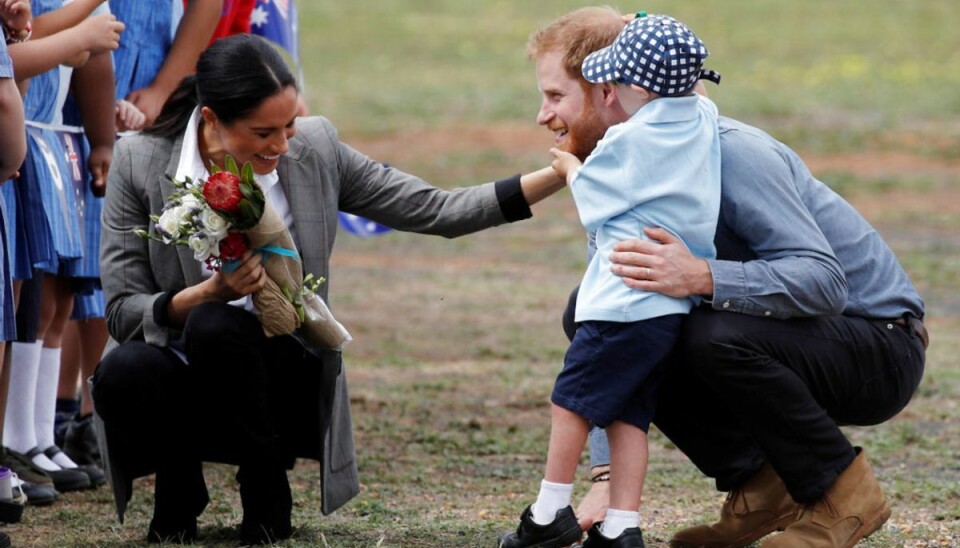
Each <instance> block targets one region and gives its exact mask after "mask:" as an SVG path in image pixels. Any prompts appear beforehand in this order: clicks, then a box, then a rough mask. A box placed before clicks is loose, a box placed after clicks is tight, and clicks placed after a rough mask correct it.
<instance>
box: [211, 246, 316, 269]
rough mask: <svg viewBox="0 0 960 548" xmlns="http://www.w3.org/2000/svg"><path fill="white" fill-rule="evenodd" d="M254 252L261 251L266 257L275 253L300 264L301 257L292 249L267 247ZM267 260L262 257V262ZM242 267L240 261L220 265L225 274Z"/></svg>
mask: <svg viewBox="0 0 960 548" xmlns="http://www.w3.org/2000/svg"><path fill="white" fill-rule="evenodd" d="M254 251H259V252H260V253H261V254H263V255H266V254H267V253H273V254H274V255H280V256H283V257H290V258H291V259H294V260H295V261H297V262H300V255H298V254H297V252H296V251H294V250H292V249H287V248H285V247H277V246H275V245H265V246H263V247H258V248H256V249H254ZM265 260H267V258H266V256H264V257H262V259H261V262H262V261H265ZM239 266H240V261H230V262H227V263H220V270H222V271H224V272H233V271H234V270H236V269H237V267H239Z"/></svg>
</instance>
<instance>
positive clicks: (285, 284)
mask: <svg viewBox="0 0 960 548" xmlns="http://www.w3.org/2000/svg"><path fill="white" fill-rule="evenodd" d="M245 233H246V235H247V238H249V240H250V246H251V248H253V249H258V248H263V247H266V246H273V247H280V248H283V249H289V250H292V251H296V249H297V248H296V246H295V245H294V243H293V238H292V237H291V236H290V231H289V230H287V225H286V223H284V222H283V219H282V218H280V216H279V215H278V214H277V213H276V211H274V209H273V208H272V207H269V206H268V205H266V204H264V208H263V215H261V216H260V222H258V223H257V224H256V225H254V226H253V227H251V228H250V229H248V230H247V231H246V232H245ZM262 253H263V267H264V269H265V270H266V272H267V283H266V286H264V288H263V289H261V290H259V291H256V292H254V294H253V296H252V297H253V305H254V308H256V310H257V315H258V317H259V318H260V323H261V324H263V331H264V333H266V335H267V336H268V337H274V336H276V335H287V334H290V333H293V332H294V331H295V330H296V329H297V328H301V335H303V337H304V339H306V340H307V342H309V343H310V344H312V345H314V346H319V347H323V348H333V349H337V350H339V349H340V348H342V347H343V345H344V344H346V343H347V342H349V341H351V340H352V338H351V337H350V333H349V332H347V330H346V329H345V328H344V327H343V325H341V324H340V322H338V321H337V320H336V319H335V318H334V317H333V313H332V312H330V309H329V307H327V304H326V303H325V302H323V299H322V298H321V297H320V296H319V295H315V294H313V293H307V294H306V295H304V297H303V303H302V305H303V308H304V321H303V325H301V321H300V317H299V316H298V315H297V310H296V308H294V306H293V303H291V302H290V300H289V299H288V298H287V296H286V294H284V290H286V291H287V292H288V293H289V294H290V295H293V296H296V295H298V294H299V293H300V288H301V287H302V286H303V267H302V265H301V264H300V260H299V258H294V257H287V256H285V255H279V254H277V253H271V252H268V251H267V252H262Z"/></svg>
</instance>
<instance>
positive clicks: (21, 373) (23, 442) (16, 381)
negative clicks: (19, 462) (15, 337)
mask: <svg viewBox="0 0 960 548" xmlns="http://www.w3.org/2000/svg"><path fill="white" fill-rule="evenodd" d="M42 346H43V341H37V342H33V343H18V342H15V343H13V344H11V345H10V352H11V353H12V354H11V356H10V392H9V393H8V394H7V415H6V419H5V420H4V423H3V445H4V446H5V447H9V448H10V449H13V450H14V451H16V452H18V453H26V452H27V451H29V450H31V449H33V448H34V447H36V446H37V436H36V430H34V426H33V421H34V411H35V405H36V399H37V380H38V375H39V371H40V350H41V347H42ZM32 460H33V463H34V464H36V465H37V466H39V467H40V468H42V469H44V470H47V471H57V470H61V469H62V468H61V467H60V466H59V465H58V464H57V463H55V462H53V461H52V460H50V459H48V458H47V456H46V455H44V454H42V453H41V454H39V455H37V456H35V457H33V459H32Z"/></svg>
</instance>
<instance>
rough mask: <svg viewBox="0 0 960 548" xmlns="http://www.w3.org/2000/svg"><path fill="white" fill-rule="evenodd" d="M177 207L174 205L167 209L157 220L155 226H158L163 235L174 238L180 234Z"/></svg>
mask: <svg viewBox="0 0 960 548" xmlns="http://www.w3.org/2000/svg"><path fill="white" fill-rule="evenodd" d="M177 209H178V208H176V207H171V208H169V209H167V210H166V211H164V212H163V213H162V214H161V215H160V218H159V219H158V220H157V227H159V228H160V230H161V231H162V232H163V234H164V236H170V237H171V238H174V239H176V238H177V237H178V236H179V235H180V212H179V211H177Z"/></svg>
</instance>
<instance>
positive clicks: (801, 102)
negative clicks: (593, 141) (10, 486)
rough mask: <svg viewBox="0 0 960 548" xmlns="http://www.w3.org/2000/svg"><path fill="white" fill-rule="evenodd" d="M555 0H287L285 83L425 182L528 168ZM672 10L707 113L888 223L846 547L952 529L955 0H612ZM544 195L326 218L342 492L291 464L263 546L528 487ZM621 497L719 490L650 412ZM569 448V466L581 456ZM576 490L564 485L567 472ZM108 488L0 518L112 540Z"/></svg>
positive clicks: (453, 532)
mask: <svg viewBox="0 0 960 548" xmlns="http://www.w3.org/2000/svg"><path fill="white" fill-rule="evenodd" d="M582 5H583V4H581V3H578V2H573V1H569V0H563V1H560V0H546V1H540V2H517V1H512V2H511V1H506V0H490V1H478V2H461V1H454V0H417V1H414V0H395V1H391V2H374V1H372V0H352V1H350V2H321V1H319V0H300V1H299V2H298V6H299V8H300V11H301V33H302V50H303V56H304V72H305V75H306V95H307V98H308V101H309V104H310V107H311V108H312V110H313V112H314V113H317V114H323V115H326V116H328V117H329V118H331V119H332V120H333V122H334V123H335V124H336V125H337V126H338V128H339V129H340V131H341V136H342V137H343V138H344V140H346V141H347V142H349V143H351V144H353V145H354V146H356V147H357V148H359V149H360V150H362V151H364V152H366V153H368V154H370V155H371V156H373V157H375V158H377V159H379V160H382V161H387V162H390V163H392V164H394V165H397V166H398V167H400V168H403V169H405V170H408V171H411V172H414V173H417V174H419V175H422V176H424V177H425V178H427V179H428V180H431V181H434V182H436V183H437V184H439V185H440V186H447V187H449V186H457V185H465V184H475V183H478V182H481V181H484V180H490V179H494V178H498V177H501V176H505V175H509V174H511V173H514V172H517V171H523V170H529V169H532V168H535V167H539V166H541V165H543V164H544V163H545V162H546V161H547V154H546V149H547V147H548V146H549V144H550V142H551V140H552V135H551V134H550V133H549V132H547V131H546V130H542V129H539V128H537V127H536V125H535V123H534V121H533V120H534V116H535V114H536V111H537V108H538V105H539V97H538V93H537V89H536V81H535V79H534V76H533V68H532V65H531V64H530V62H529V61H528V60H527V59H526V58H525V56H524V51H523V50H524V45H525V42H526V38H527V36H528V35H529V34H530V32H531V31H533V30H534V29H535V28H536V27H538V26H539V25H542V24H544V23H546V22H548V21H549V20H550V19H552V18H554V17H555V16H558V15H560V14H562V13H564V12H566V11H568V10H570V9H573V8H576V7H580V6H582ZM619 7H620V8H623V9H624V10H634V9H645V10H647V11H648V12H651V13H655V12H666V13H670V14H672V15H675V16H677V17H678V18H680V19H682V20H684V21H686V22H687V23H689V24H690V26H691V27H692V28H693V29H694V30H695V31H696V32H697V33H698V34H699V35H700V36H701V37H702V38H703V39H704V41H705V42H706V43H707V45H708V47H709V48H710V50H711V55H712V57H711V62H710V65H711V66H712V67H713V68H716V69H717V70H719V71H720V72H722V73H723V76H724V80H723V84H722V85H721V86H719V87H716V88H711V96H712V97H713V98H714V100H715V101H716V102H717V103H718V105H719V107H720V110H721V112H722V113H725V114H728V115H731V116H734V117H736V118H739V119H742V120H744V121H747V122H750V123H753V124H756V125H758V126H760V127H762V128H764V129H766V130H768V131H769V132H770V133H772V134H773V135H775V136H777V137H778V138H780V139H782V140H784V141H785V142H787V143H788V144H790V145H792V146H794V147H795V148H796V149H797V150H798V151H800V152H801V153H802V155H803V156H804V158H805V159H806V160H807V161H808V163H809V164H810V166H811V168H812V169H813V171H814V172H815V173H816V174H817V175H818V176H820V177H821V178H823V180H825V181H826V182H828V183H829V184H831V185H832V186H833V187H834V188H836V189H837V190H838V191H840V192H841V193H843V194H844V195H845V196H846V197H847V198H849V199H850V200H851V201H852V202H853V203H854V204H855V205H856V206H857V207H858V208H859V209H860V210H861V211H862V212H863V213H864V214H865V215H866V216H867V218H868V219H870V220H871V221H872V222H873V223H874V224H875V226H877V228H878V229H879V230H880V231H881V232H882V233H883V234H884V236H885V237H886V238H887V239H888V241H889V243H890V244H891V246H892V247H893V248H894V250H895V251H896V252H897V253H898V255H899V257H900V258H901V260H902V262H903V264H904V266H905V267H906V269H907V270H908V272H909V273H910V274H911V277H912V278H913V280H914V282H915V283H916V285H917V286H918V288H919V289H920V291H921V293H922V295H923V296H924V298H925V300H926V302H927V309H928V326H929V328H930V331H931V335H932V339H933V345H932V346H931V349H930V352H929V354H928V363H927V372H926V375H925V378H924V381H923V383H922V385H921V387H920V390H919V392H918V394H917V395H916V397H915V399H914V401H913V402H912V403H911V404H910V406H909V407H908V408H907V409H906V410H905V411H904V412H903V413H901V414H900V415H899V416H898V417H896V418H895V419H893V420H892V421H890V422H888V423H886V424H884V425H881V426H878V427H874V428H852V429H849V430H848V433H849V435H850V437H851V439H853V440H854V441H855V443H856V444H857V445H861V446H863V447H864V448H865V450H866V451H867V454H868V456H869V458H870V460H871V462H872V463H873V465H874V467H875V469H876V470H877V473H878V475H879V477H880V480H881V483H882V485H883V487H884V489H885V491H886V493H887V495H888V496H889V497H890V499H891V501H892V503H893V506H894V514H893V517H892V518H891V519H890V521H889V522H888V523H887V525H885V526H884V528H883V529H882V530H881V531H880V532H878V533H877V534H875V535H874V536H873V537H871V538H870V539H868V540H867V541H866V542H864V543H863V545H864V546H869V547H877V548H879V547H890V546H907V547H933V546H937V547H941V546H944V547H948V546H960V441H958V440H960V411H958V402H960V369H958V367H957V356H958V355H960V335H958V333H960V331H958V328H960V296H958V295H960V291H958V289H960V237H958V236H957V234H958V233H960V188H958V187H957V182H956V181H957V179H958V176H960V153H958V151H960V124H958V123H957V120H958V118H960V94H958V93H957V91H956V89H957V85H958V84H960V33H958V32H956V27H957V26H958V24H960V4H958V3H957V2H955V1H953V0H928V1H924V2H915V1H907V0H882V1H875V2H866V1H864V0H859V1H848V2H831V1H827V0H812V1H807V2H783V1H781V2H777V1H770V0H727V1H722V2H721V1H720V0H702V1H698V2H683V3H680V2H666V1H664V0H658V1H651V2H645V3H643V4H642V5H625V4H620V5H619ZM583 239H584V238H583V233H582V228H581V227H580V225H579V223H578V221H577V217H576V212H575V210H574V208H573V204H572V201H571V199H570V196H569V194H568V193H566V192H563V193H561V194H560V195H559V196H557V197H555V198H553V199H551V200H549V201H547V202H546V203H544V204H541V205H539V206H537V207H536V208H535V218H534V219H533V220H531V221H527V222H524V223H520V224H518V225H514V226H507V227H501V228H497V229H494V230H490V231H487V232H485V233H482V234H477V235H474V236H470V237H466V238H462V239H458V240H453V241H447V240H442V239H437V238H427V237H421V236H415V235H407V234H396V233H394V234H390V235H387V236H382V237H378V238H371V239H358V238H355V237H353V236H350V235H349V234H346V233H342V234H341V235H340V240H339V241H338V243H337V245H338V248H337V253H335V256H334V261H333V274H332V276H331V280H330V284H331V295H332V305H333V306H334V307H335V309H336V311H337V313H338V316H339V317H340V319H341V320H342V321H343V322H344V324H346V325H347V327H348V328H349V329H350V330H351V331H352V332H353V334H354V336H355V338H356V341H355V342H353V343H352V344H351V345H350V346H349V347H348V348H347V350H346V353H345V354H346V358H345V359H346V362H347V375H348V378H349V381H350V387H351V400H352V402H353V412H354V421H355V424H356V438H357V439H356V441H357V450H358V457H359V467H360V475H361V481H362V492H361V494H360V495H359V496H358V497H357V498H356V499H355V500H353V501H352V502H351V503H349V504H348V505H347V506H346V507H344V508H343V509H341V510H340V511H338V512H337V513H335V514H334V515H332V516H327V517H323V516H321V515H320V514H319V498H318V494H317V482H318V474H317V472H316V468H317V465H316V463H311V462H301V463H300V464H299V465H298V467H297V469H296V471H295V472H294V473H293V474H292V478H293V480H294V482H295V483H296V489H295V493H294V497H295V516H294V521H295V525H297V527H298V530H297V533H296V536H295V538H294V539H292V540H290V541H288V542H286V543H284V544H283V546H297V547H299V546H330V547H377V546H383V547H446V546H493V545H494V542H495V541H494V539H495V536H496V533H497V532H499V531H502V530H506V529H509V528H511V527H512V526H513V524H514V519H515V516H516V515H517V514H518V513H519V512H520V510H522V508H523V507H524V506H525V505H526V504H527V503H528V502H530V501H531V500H532V499H531V497H533V496H535V489H536V485H537V482H538V481H539V479H540V477H541V473H542V464H543V459H544V451H545V447H546V439H547V434H548V428H549V424H548V405H547V404H548V399H547V398H548V395H549V391H550V388H551V385H552V380H553V377H554V376H555V374H556V372H557V371H558V369H559V367H560V364H561V361H562V357H563V352H564V350H565V346H566V344H565V339H564V337H563V335H562V332H561V330H560V323H559V316H560V313H561V311H562V309H563V306H564V304H565V299H566V296H567V293H568V291H569V289H570V288H571V287H572V286H574V285H575V284H576V283H577V282H578V280H579V276H580V273H581V270H582V268H583V256H584V242H583ZM651 439H652V443H651V445H652V447H651V451H652V456H651V471H650V476H649V480H648V485H647V488H646V493H645V501H644V507H643V509H642V511H641V515H642V519H643V525H644V528H645V535H646V537H647V540H648V545H649V546H654V547H656V546H665V545H666V541H667V539H669V537H670V534H671V533H672V532H673V531H674V530H676V529H678V528H680V527H683V526H686V525H689V524H692V523H697V522H701V521H705V520H710V519H713V518H714V516H715V514H716V512H717V510H718V509H719V506H720V504H721V502H722V500H723V496H722V494H719V493H717V492H716V491H715V490H714V489H713V486H712V483H711V482H710V481H709V480H707V479H706V478H703V477H702V476H700V475H699V474H698V473H697V471H696V470H695V469H694V468H693V467H692V466H691V465H690V464H689V463H688V462H687V461H686V459H685V458H684V457H683V455H682V454H680V453H679V451H677V450H676V449H675V448H673V447H672V446H671V445H670V444H669V442H668V441H667V440H665V439H664V438H663V437H662V436H661V435H660V434H659V433H657V432H656V431H655V430H654V431H652V435H651ZM207 471H208V483H209V484H210V486H211V493H212V496H213V498H214V502H213V503H212V504H211V506H210V507H209V508H208V510H207V512H206V513H205V514H204V515H203V517H202V519H201V528H202V530H201V534H202V535H203V538H204V544H206V545H211V546H221V545H222V546H228V545H230V544H231V543H232V542H234V540H233V539H234V538H235V530H234V529H232V528H233V527H234V526H235V525H236V524H237V523H239V520H240V510H239V508H240V505H239V500H238V497H237V494H236V485H235V481H234V480H233V473H232V472H233V471H232V470H230V469H229V468H228V467H224V466H219V465H211V466H209V467H208V468H207ZM585 473H586V468H585V467H584V474H585ZM585 488H586V485H585V484H581V485H579V486H578V491H577V493H578V494H580V493H582V492H583V489H585ZM111 502H112V501H111V497H110V494H109V491H107V490H105V489H100V490H98V491H93V492H86V493H79V494H69V495H67V496H64V497H62V500H61V502H58V503H57V504H56V505H55V506H52V507H49V508H30V509H28V510H27V513H26V515H25V519H24V522H23V523H22V524H20V525H17V526H11V527H6V528H5V530H6V531H7V532H8V533H10V534H11V535H12V536H13V538H14V541H15V545H16V546H104V547H106V546H111V547H112V546H137V545H140V544H141V543H142V542H141V539H142V537H143V535H144V533H145V530H146V525H147V523H148V521H149V518H150V511H151V503H152V484H151V480H150V479H149V478H145V479H142V480H138V482H137V484H136V491H135V494H134V498H133V501H132V505H131V508H130V511H129V512H128V519H127V521H126V523H125V524H123V525H120V524H118V523H117V521H116V519H115V516H114V513H113V510H112V504H111Z"/></svg>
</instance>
